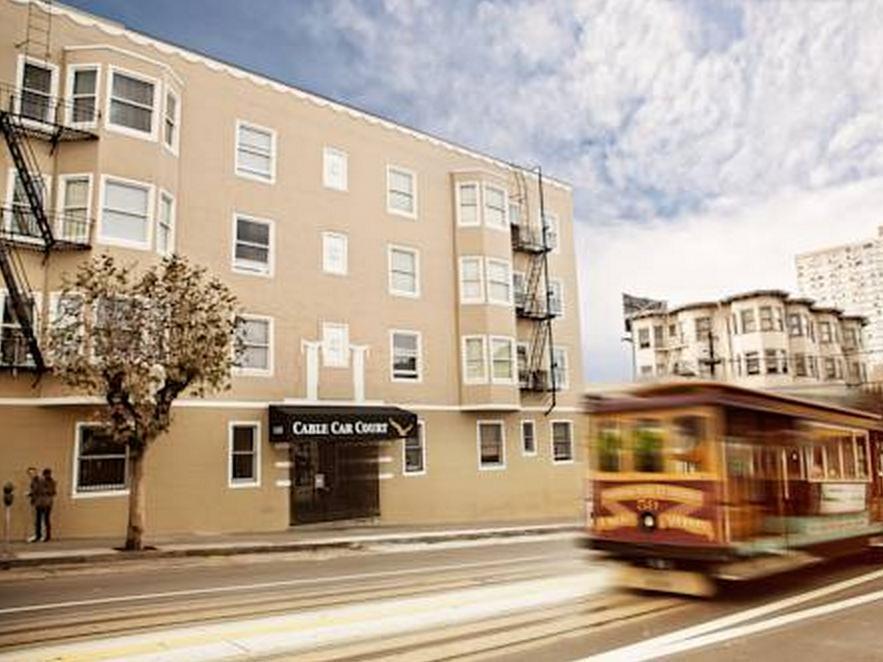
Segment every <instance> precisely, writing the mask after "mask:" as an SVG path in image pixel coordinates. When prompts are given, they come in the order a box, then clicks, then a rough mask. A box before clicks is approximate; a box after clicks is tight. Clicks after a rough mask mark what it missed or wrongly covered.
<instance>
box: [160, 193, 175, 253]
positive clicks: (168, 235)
mask: <svg viewBox="0 0 883 662" xmlns="http://www.w3.org/2000/svg"><path fill="white" fill-rule="evenodd" d="M156 252H157V253H159V254H160V255H171V254H172V253H174V252H175V199H174V198H173V197H172V196H171V195H170V194H169V193H167V192H166V191H163V190H160V192H159V213H158V214H157V215H156Z"/></svg>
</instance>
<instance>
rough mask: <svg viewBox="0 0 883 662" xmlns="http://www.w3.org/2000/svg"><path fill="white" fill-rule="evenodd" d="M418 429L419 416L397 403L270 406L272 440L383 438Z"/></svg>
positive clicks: (396, 436) (393, 437)
mask: <svg viewBox="0 0 883 662" xmlns="http://www.w3.org/2000/svg"><path fill="white" fill-rule="evenodd" d="M416 431H417V416H416V414H413V413H411V412H409V411H405V410H404V409H399V408H398V407H317V406H306V407H294V406H271V407H270V441H272V442H292V441H305V440H309V439H315V440H318V441H382V440H385V439H404V438H407V437H410V436H412V435H413V434H415V433H416Z"/></svg>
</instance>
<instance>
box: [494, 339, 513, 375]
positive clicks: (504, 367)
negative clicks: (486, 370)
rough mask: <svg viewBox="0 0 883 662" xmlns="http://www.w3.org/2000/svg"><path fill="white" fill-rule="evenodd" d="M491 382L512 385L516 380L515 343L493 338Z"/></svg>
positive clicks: (509, 340) (510, 340)
mask: <svg viewBox="0 0 883 662" xmlns="http://www.w3.org/2000/svg"><path fill="white" fill-rule="evenodd" d="M490 347H491V382H494V383H498V384H511V383H512V382H513V380H514V379H515V341H514V340H512V338H497V337H494V336H491V338H490Z"/></svg>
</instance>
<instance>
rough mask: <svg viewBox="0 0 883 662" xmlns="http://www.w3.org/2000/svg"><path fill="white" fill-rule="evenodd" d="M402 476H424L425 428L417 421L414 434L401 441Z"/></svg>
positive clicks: (421, 422)
mask: <svg viewBox="0 0 883 662" xmlns="http://www.w3.org/2000/svg"><path fill="white" fill-rule="evenodd" d="M402 474H403V475H405V476H424V475H426V426H425V425H424V424H423V421H417V427H416V428H415V429H414V434H412V435H411V436H410V437H405V438H404V439H402Z"/></svg>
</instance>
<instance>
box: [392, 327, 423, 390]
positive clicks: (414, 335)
mask: <svg viewBox="0 0 883 662" xmlns="http://www.w3.org/2000/svg"><path fill="white" fill-rule="evenodd" d="M390 345H391V346H392V352H391V354H392V379H393V381H397V382H398V381H408V382H415V381H420V363H421V361H420V334H419V333H418V332H416V331H392V332H391V333H390Z"/></svg>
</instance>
